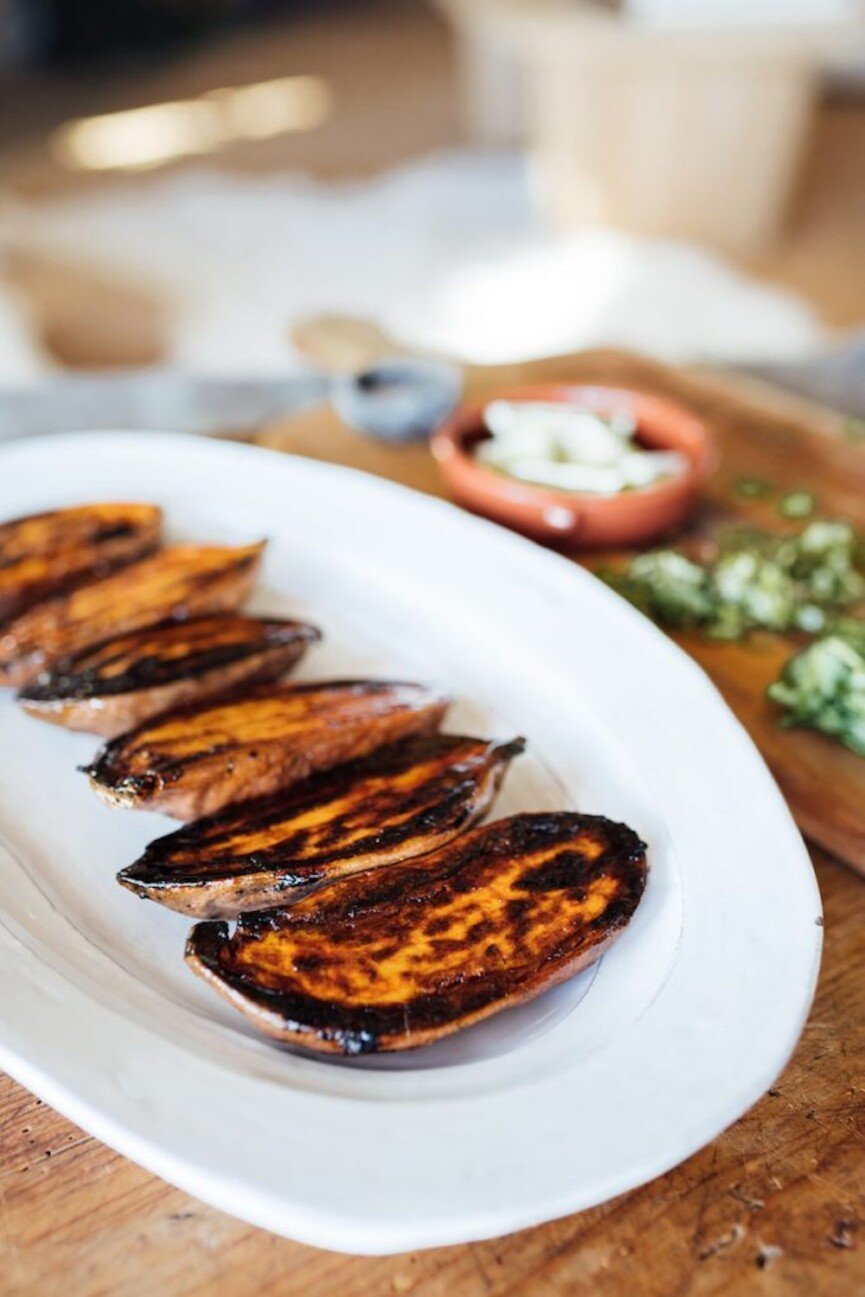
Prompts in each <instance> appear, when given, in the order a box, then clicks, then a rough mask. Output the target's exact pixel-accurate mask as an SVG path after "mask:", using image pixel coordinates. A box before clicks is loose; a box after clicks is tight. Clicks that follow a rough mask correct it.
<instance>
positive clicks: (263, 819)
mask: <svg viewBox="0 0 865 1297" xmlns="http://www.w3.org/2000/svg"><path fill="white" fill-rule="evenodd" d="M524 746H525V745H524V741H523V740H522V739H514V740H513V741H511V742H510V743H490V742H488V741H486V740H484V739H473V738H466V737H463V736H460V735H451V734H435V735H429V736H424V737H421V738H414V739H406V740H404V741H403V742H402V743H398V744H394V745H392V746H390V747H387V748H382V749H380V750H379V751H378V752H376V753H374V754H373V755H372V756H371V757H366V758H364V759H362V760H360V761H354V762H350V763H348V764H347V765H344V766H340V767H337V769H335V770H330V771H326V772H324V773H322V774H318V775H314V776H313V777H312V778H311V779H308V780H306V781H304V782H303V783H302V784H301V785H299V786H297V787H296V788H294V789H293V790H289V791H288V792H287V793H278V794H277V795H276V796H273V797H269V798H263V799H259V800H257V801H253V802H247V803H245V804H242V805H240V806H234V807H229V808H228V810H226V811H224V812H222V813H221V814H219V815H215V816H212V817H211V818H209V819H205V820H199V821H197V822H195V823H193V824H190V825H188V826H186V827H185V828H182V829H178V830H177V831H176V832H175V833H172V834H169V835H168V836H166V837H164V838H159V839H158V840H157V841H156V842H153V843H151V844H150V846H149V847H148V848H147V850H146V851H145V853H144V855H143V856H142V857H141V859H140V860H138V861H137V862H136V863H135V864H134V865H130V866H129V867H128V868H127V869H124V870H121V872H120V873H119V874H118V875H117V880H118V882H119V883H121V884H122V885H123V886H124V887H128V888H129V889H130V890H131V891H133V892H136V893H137V894H138V895H139V896H143V897H147V898H149V899H150V900H154V901H159V902H160V903H161V904H163V905H166V906H168V907H169V908H170V909H174V910H179V911H180V912H181V913H184V914H193V915H197V916H198V917H204V918H233V917H235V916H236V915H237V914H239V913H241V911H243V910H250V909H263V908H265V907H267V906H274V905H280V904H283V905H285V904H290V903H291V902H293V901H295V900H297V899H299V898H300V897H302V896H305V895H308V894H309V893H310V892H312V891H314V890H316V889H318V888H320V887H324V886H327V885H329V884H331V883H333V882H335V881H336V880H338V879H340V878H343V877H346V876H347V875H349V874H352V873H358V872H360V871H362V870H367V869H377V868H381V867H382V866H385V865H391V864H394V863H397V862H399V861H402V860H407V859H410V858H412V857H415V856H419V855H422V854H424V853H425V852H427V851H432V850H435V849H436V848H437V847H439V846H442V845H443V844H444V843H445V842H448V841H450V840H451V839H452V838H454V837H455V836H456V835H457V834H459V833H461V832H463V831H464V830H465V829H468V828H469V827H470V826H471V825H472V824H474V823H476V822H477V821H478V820H479V819H480V818H481V817H482V816H483V815H484V814H486V811H487V810H488V809H489V807H490V806H491V804H492V802H493V800H494V798H495V796H496V794H497V792H498V790H499V788H500V786H501V782H502V779H503V777H504V774H505V771H506V769H507V767H508V765H509V763H510V761H511V759H512V758H513V757H514V756H516V755H517V754H518V753H520V752H522V750H523V748H524Z"/></svg>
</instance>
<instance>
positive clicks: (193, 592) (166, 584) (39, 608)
mask: <svg viewBox="0 0 865 1297" xmlns="http://www.w3.org/2000/svg"><path fill="white" fill-rule="evenodd" d="M263 548H264V546H263V544H257V545H245V546H241V547H238V548H233V547H227V546H224V545H173V546H171V547H169V548H167V549H163V550H161V551H160V552H159V553H158V554H154V555H152V556H151V557H150V558H145V559H142V560H141V561H140V562H137V563H133V564H131V565H130V566H128V567H125V568H122V569H121V570H120V571H119V572H115V573H113V574H112V575H111V576H107V577H105V578H104V579H103V580H100V581H94V582H92V583H90V584H88V585H85V586H81V587H78V588H76V589H74V590H72V591H71V592H70V593H68V594H64V595H58V596H57V597H56V598H53V599H49V600H47V601H46V602H44V603H41V604H37V605H36V606H35V607H34V608H30V609H29V610H28V611H27V612H24V613H22V614H21V616H20V617H17V618H14V619H13V620H12V621H10V622H7V623H6V624H5V625H4V626H0V685H18V686H20V685H25V684H27V683H28V682H29V681H30V680H32V679H34V678H35V677H36V676H37V675H38V674H39V672H40V671H43V670H44V669H45V668H46V667H47V666H50V665H51V663H53V662H55V661H56V660H57V659H58V658H61V657H72V656H74V655H75V654H77V653H80V652H83V650H84V649H86V648H89V647H90V646H91V645H93V644H98V643H100V642H101V641H103V640H106V639H110V638H112V637H114V636H117V635H123V634H126V633H128V632H129V631H134V630H138V629H140V628H142V627H144V626H152V625H153V624H155V623H156V622H160V621H166V620H170V619H174V620H178V619H181V618H188V617H194V616H199V615H203V614H205V613H214V612H225V611H231V610H232V609H234V608H236V607H237V606H238V604H240V603H241V602H242V601H243V599H245V598H246V596H247V594H248V593H249V591H250V589H251V588H252V584H253V582H254V581H255V577H256V574H257V572H258V568H259V565H260V563H261V555H262V550H263Z"/></svg>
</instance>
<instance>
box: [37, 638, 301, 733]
mask: <svg viewBox="0 0 865 1297" xmlns="http://www.w3.org/2000/svg"><path fill="white" fill-rule="evenodd" d="M320 638H321V633H320V632H319V631H318V629H317V628H316V627H315V626H311V625H310V624H309V623H307V622H298V621H285V620H274V619H270V620H267V619H264V618H257V617H244V616H242V615H240V614H238V613H217V614H215V615H213V616H209V617H196V618H193V619H191V620H189V621H180V622H162V623H160V624H158V625H156V626H152V627H147V628H145V629H144V630H140V631H132V632H131V633H130V634H128V635H121V636H118V637H117V638H115V639H111V640H106V641H104V642H103V643H101V644H97V645H96V646H95V647H93V648H90V649H85V650H84V652H83V653H79V654H77V655H76V656H75V657H74V658H66V659H61V660H60V661H59V662H56V663H55V664H54V666H53V667H52V668H51V669H50V670H48V671H45V672H43V673H42V674H41V675H39V676H37V678H36V680H35V681H33V682H32V683H31V684H30V685H29V686H25V688H24V689H23V690H22V691H21V692H20V693H19V695H18V700H19V702H20V703H21V705H22V707H23V708H24V710H25V711H26V712H28V713H29V714H30V715H31V716H35V717H37V718H39V719H40V720H46V721H50V722H51V723H53V724H55V725H63V726H65V727H66V728H67V729H73V730H84V731H87V732H89V733H92V734H101V735H102V736H103V737H105V738H114V737H116V736H117V735H118V734H123V733H125V732H126V731H127V730H130V729H132V728H134V727H135V726H136V725H139V724H141V723H142V722H143V721H145V720H147V719H148V718H149V717H151V716H156V715H159V714H160V713H161V712H165V711H168V710H170V709H171V708H173V707H179V706H183V705H184V704H188V703H193V702H196V701H197V700H198V699H199V698H207V697H212V696H213V695H214V694H216V693H221V692H224V691H227V690H230V689H233V688H236V687H238V686H240V685H242V684H245V683H252V682H254V681H259V682H260V681H264V680H274V679H277V678H278V677H279V676H281V675H283V674H285V672H287V671H288V670H290V668H291V667H292V666H294V665H295V663H296V662H298V660H299V659H300V658H301V656H302V655H303V653H304V652H305V651H306V648H307V647H308V646H309V645H310V644H313V643H315V642H316V641H317V640H319V639H320Z"/></svg>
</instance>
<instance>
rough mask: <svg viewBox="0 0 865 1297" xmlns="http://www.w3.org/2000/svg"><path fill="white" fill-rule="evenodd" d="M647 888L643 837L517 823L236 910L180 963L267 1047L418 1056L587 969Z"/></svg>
mask: <svg viewBox="0 0 865 1297" xmlns="http://www.w3.org/2000/svg"><path fill="white" fill-rule="evenodd" d="M645 882H646V848H645V844H644V843H643V842H641V841H640V839H639V838H638V837H637V835H636V833H634V832H633V831H632V830H631V829H629V828H628V827H627V826H626V825H624V824H616V823H614V822H613V821H611V820H607V819H604V818H602V817H600V816H593V815H580V814H576V813H569V812H561V813H558V814H552V813H542V814H535V815H517V816H514V817H512V818H510V819H506V820H499V821H497V822H496V823H494V824H490V825H486V826H484V827H481V828H477V829H472V830H471V831H470V832H468V833H466V834H464V835H463V836H462V837H460V838H457V839H456V840H455V841H454V842H451V843H449V844H448V845H447V846H444V847H442V848H440V849H439V850H438V851H436V852H433V853H432V854H430V855H427V856H423V857H421V858H420V859H419V860H414V861H410V862H409V863H407V864H401V865H393V866H391V867H390V868H388V869H381V870H375V871H373V872H371V873H365V874H356V875H354V876H353V877H350V878H346V879H344V880H343V881H342V882H338V883H334V884H333V886H331V887H327V888H325V889H324V890H323V891H320V892H315V893H313V894H312V895H311V896H308V897H307V898H306V899H305V900H301V901H298V902H297V904H296V905H292V906H289V907H288V908H280V909H272V910H263V911H259V912H258V913H254V914H245V915H242V916H241V917H240V919H238V921H237V925H236V927H235V929H234V932H233V934H229V927H228V924H226V923H224V922H213V921H208V922H205V923H199V924H197V925H196V926H195V927H194V928H193V929H192V932H191V933H190V936H189V939H188V941H187V947H186V959H187V962H188V963H189V965H190V966H191V968H192V969H193V971H194V972H196V973H198V974H199V976H201V977H203V978H204V979H205V980H206V981H208V982H209V983H210V984H211V985H212V986H213V987H214V988H215V989H216V990H217V991H218V992H219V993H220V994H221V995H223V996H225V998H226V999H227V1000H229V1001H230V1002H231V1003H232V1004H233V1005H234V1006H235V1007H236V1008H238V1009H240V1010H241V1012H243V1013H244V1014H245V1015H246V1016H247V1017H248V1018H249V1019H250V1020H251V1021H252V1022H253V1023H254V1024H255V1025H256V1026H257V1027H258V1028H260V1029H261V1031H263V1032H265V1033H266V1034H267V1035H269V1036H272V1037H274V1038H275V1039H277V1040H281V1041H288V1042H292V1043H294V1044H297V1045H303V1046H305V1047H306V1048H308V1049H312V1050H316V1051H319V1052H321V1053H330V1054H333V1053H339V1054H363V1053H370V1052H374V1051H389V1050H403V1049H414V1048H416V1047H418V1046H420V1045H427V1044H429V1043H430V1042H432V1041H435V1040H438V1039H440V1038H441V1037H443V1036H447V1035H450V1034H451V1033H452V1032H455V1031H458V1030H459V1029H460V1028H462V1027H467V1026H469V1025H471V1024H472V1023H475V1022H478V1021H480V1019H482V1018H486V1017H488V1016H489V1015H490V1014H493V1013H497V1012H499V1011H500V1010H501V1009H505V1008H507V1007H508V1006H510V1005H514V1004H519V1003H520V1002H521V1001H524V1000H529V999H531V998H533V997H534V996H536V995H538V994H540V992H541V991H544V990H546V989H547V988H549V987H551V986H555V985H556V984H557V983H560V982H562V981H564V980H565V979H567V978H569V977H572V976H573V975H574V974H575V973H577V972H579V971H580V970H581V969H583V968H586V967H587V966H588V965H589V964H591V963H593V962H594V961H595V960H596V959H597V958H598V957H599V955H600V954H601V953H602V952H603V951H604V950H605V949H606V948H607V947H608V946H609V944H610V942H612V941H613V940H614V939H615V938H616V937H617V936H618V935H619V934H620V933H621V932H622V930H623V929H624V927H625V926H626V924H627V923H628V921H629V920H630V918H631V916H632V915H633V913H634V910H635V909H636V907H637V904H638V902H639V900H640V897H641V896H642V893H643V889H644V886H645Z"/></svg>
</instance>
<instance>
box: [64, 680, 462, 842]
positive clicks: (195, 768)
mask: <svg viewBox="0 0 865 1297" xmlns="http://www.w3.org/2000/svg"><path fill="white" fill-rule="evenodd" d="M447 706H448V699H447V698H444V697H443V696H442V695H441V694H438V693H435V692H433V691H431V690H429V689H425V688H423V687H422V686H421V685H416V684H404V683H393V682H391V681H385V680H331V681H325V682H323V683H320V684H305V685H259V686H257V687H256V688H254V689H249V690H244V691H242V692H238V693H236V694H234V695H230V696H228V697H226V698H221V699H217V700H215V701H213V702H204V703H198V704H196V705H194V706H191V707H181V708H179V709H178V710H177V711H174V712H169V713H168V714H167V715H166V716H159V717H157V718H156V719H155V720H152V721H148V722H145V724H144V725H140V726H139V727H138V729H136V730H133V731H132V732H131V733H130V734H125V735H122V736H121V737H120V738H118V739H114V740H113V741H112V742H111V743H108V744H106V746H105V747H104V748H103V749H102V751H101V752H100V753H99V754H98V756H97V758H96V760H95V761H94V762H93V764H92V765H90V766H86V767H84V770H85V773H86V774H88V775H89V776H90V780H91V783H92V785H93V787H94V789H95V790H96V792H97V793H98V794H99V796H100V797H102V798H103V799H104V800H105V801H107V802H109V803H110V804H111V805H114V806H129V807H143V808H145V809H147V810H156V811H165V812H166V813H167V814H168V815H174V816H176V817H177V819H181V820H191V819H195V818H196V817H197V816H199V815H211V814H213V813H214V812H216V811H218V810H221V809H222V807H223V806H227V805H228V804H229V803H230V802H239V801H247V800H249V799H250V798H253V797H265V796H267V795H268V794H269V793H275V792H277V791H278V790H279V789H281V788H288V787H290V786H291V785H292V784H295V783H297V782H298V781H299V780H301V779H305V778H306V777H307V776H308V775H311V774H313V773H314V772H315V771H317V770H327V769H329V768H330V767H331V766H336V765H339V764H340V763H341V762H343V761H351V760H352V759H353V758H355V757H362V756H365V755H366V754H367V753H368V752H374V751H375V749H376V748H380V747H384V746H385V744H387V743H395V742H396V741H397V740H398V739H402V738H407V737H408V736H409V735H411V734H429V733H432V732H433V731H434V730H436V729H437V728H438V726H439V724H440V723H441V720H442V717H443V716H444V713H445V711H446V709H447Z"/></svg>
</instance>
